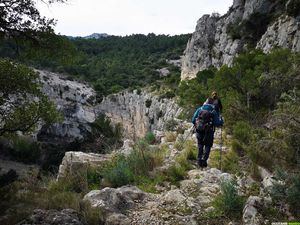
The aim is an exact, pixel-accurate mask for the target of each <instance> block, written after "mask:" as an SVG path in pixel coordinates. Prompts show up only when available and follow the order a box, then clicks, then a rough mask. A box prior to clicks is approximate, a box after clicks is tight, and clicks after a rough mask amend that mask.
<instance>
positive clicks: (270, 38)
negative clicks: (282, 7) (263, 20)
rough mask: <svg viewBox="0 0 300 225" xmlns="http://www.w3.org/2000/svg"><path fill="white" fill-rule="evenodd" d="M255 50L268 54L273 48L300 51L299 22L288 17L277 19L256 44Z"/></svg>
mask: <svg viewBox="0 0 300 225" xmlns="http://www.w3.org/2000/svg"><path fill="white" fill-rule="evenodd" d="M256 47H257V48H260V49H262V50H263V51H264V52H270V51H271V50H272V48H274V47H282V48H288V49H291V50H292V51H297V52H299V51H300V21H299V19H296V18H293V17H290V16H281V17H279V18H278V19H277V20H276V21H275V22H274V23H273V24H272V25H271V26H269V28H268V30H267V32H266V33H265V34H264V35H263V36H262V38H261V40H260V41H259V42H258V43H257V46H256Z"/></svg>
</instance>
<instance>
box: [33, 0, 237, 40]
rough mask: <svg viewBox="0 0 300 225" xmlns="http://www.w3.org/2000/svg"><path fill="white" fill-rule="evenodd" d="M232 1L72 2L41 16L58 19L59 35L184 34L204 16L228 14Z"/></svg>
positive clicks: (44, 10) (42, 7)
mask: <svg viewBox="0 0 300 225" xmlns="http://www.w3.org/2000/svg"><path fill="white" fill-rule="evenodd" d="M231 4H232V0H185V1H183V0H70V1H69V2H68V4H54V5H52V6H50V7H47V6H46V5H44V4H41V3H40V4H39V5H38V7H39V9H40V10H41V13H42V15H45V16H47V17H51V18H55V19H57V20H58V23H57V26H56V28H55V30H56V32H57V33H61V34H65V35H73V36H84V35H89V34H91V33H94V32H97V33H108V34H113V35H128V34H132V33H144V34H147V33H151V32H153V33H156V34H172V35H173V34H181V33H191V32H193V31H194V29H195V26H196V22H197V20H198V19H199V18H200V17H201V16H202V15H203V14H211V13H212V12H219V13H221V14H224V13H226V11H227V10H228V8H229V6H230V5H231Z"/></svg>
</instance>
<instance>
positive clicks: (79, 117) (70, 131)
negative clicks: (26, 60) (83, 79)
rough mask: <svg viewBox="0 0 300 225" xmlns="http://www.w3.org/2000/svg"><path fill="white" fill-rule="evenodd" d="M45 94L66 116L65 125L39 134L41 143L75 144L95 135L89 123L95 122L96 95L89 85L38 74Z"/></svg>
mask: <svg viewBox="0 0 300 225" xmlns="http://www.w3.org/2000/svg"><path fill="white" fill-rule="evenodd" d="M38 72H39V74H40V78H41V82H42V91H43V93H44V94H46V95H47V96H48V97H49V98H50V100H51V101H53V102H54V104H55V105H56V108H57V110H58V111H59V112H61V113H62V114H63V116H64V119H63V122H61V123H56V124H53V125H51V126H50V127H42V128H41V130H40V131H39V133H38V135H37V136H38V140H41V141H51V142H53V141H63V142H73V141H75V140H82V139H83V138H84V137H85V135H86V134H87V133H88V132H90V131H91V128H90V126H89V123H92V122H94V121H95V118H96V114H95V112H94V106H95V105H96V92H95V91H94V90H93V89H92V88H91V87H89V86H88V85H87V84H83V83H80V82H76V81H71V80H67V79H66V78H64V77H62V76H60V75H57V74H55V73H50V72H46V71H38Z"/></svg>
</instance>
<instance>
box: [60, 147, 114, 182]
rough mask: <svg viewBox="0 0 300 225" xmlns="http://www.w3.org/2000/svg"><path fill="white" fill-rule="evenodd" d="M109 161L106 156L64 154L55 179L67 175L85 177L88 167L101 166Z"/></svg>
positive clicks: (81, 153)
mask: <svg viewBox="0 0 300 225" xmlns="http://www.w3.org/2000/svg"><path fill="white" fill-rule="evenodd" d="M110 159H111V155H108V154H96V153H84V152H66V153H65V156H64V158H63V160H62V163H61V164H60V166H59V171H58V175H57V179H62V178H65V177H67V176H69V175H75V176H77V177H78V176H80V177H82V178H83V179H84V177H86V173H87V168H88V167H89V166H101V165H103V164H104V163H105V162H106V161H108V160H110Z"/></svg>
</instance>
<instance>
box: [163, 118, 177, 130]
mask: <svg viewBox="0 0 300 225" xmlns="http://www.w3.org/2000/svg"><path fill="white" fill-rule="evenodd" d="M177 125H178V123H177V121H176V120H174V119H170V120H168V121H167V122H166V123H165V129H166V130H167V131H175V128H176V126H177Z"/></svg>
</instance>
